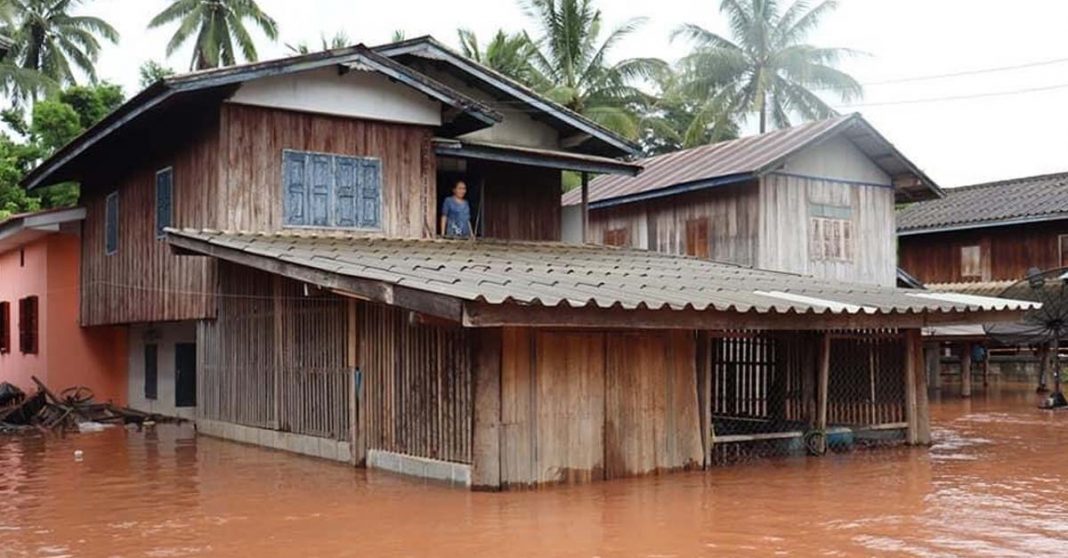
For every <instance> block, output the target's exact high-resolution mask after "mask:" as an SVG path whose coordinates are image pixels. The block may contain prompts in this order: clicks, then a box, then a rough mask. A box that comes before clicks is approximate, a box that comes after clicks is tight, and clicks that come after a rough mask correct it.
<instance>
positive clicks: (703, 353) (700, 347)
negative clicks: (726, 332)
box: [696, 331, 713, 469]
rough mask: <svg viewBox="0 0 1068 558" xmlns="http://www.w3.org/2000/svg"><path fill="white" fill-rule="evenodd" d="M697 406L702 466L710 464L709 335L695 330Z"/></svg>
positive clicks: (710, 398) (711, 434)
mask: <svg viewBox="0 0 1068 558" xmlns="http://www.w3.org/2000/svg"><path fill="white" fill-rule="evenodd" d="M696 346H697V355H696V362H697V366H696V371H697V408H698V409H699V412H700V413H701V417H700V420H699V421H698V424H699V425H700V428H701V447H702V449H703V450H704V468H706V469H707V468H708V467H710V466H711V465H712V443H713V432H712V366H711V364H712V363H711V362H710V361H709V358H708V356H709V355H708V349H709V337H708V332H707V331H698V332H697V343H696Z"/></svg>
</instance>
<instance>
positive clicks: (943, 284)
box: [897, 173, 1068, 392]
mask: <svg viewBox="0 0 1068 558" xmlns="http://www.w3.org/2000/svg"><path fill="white" fill-rule="evenodd" d="M897 235H898V245H899V265H900V266H901V268H902V269H903V270H905V271H906V272H908V273H909V274H910V275H912V276H913V277H915V278H916V279H917V280H919V281H920V282H921V283H923V284H924V286H925V288H926V289H928V290H930V291H934V292H951V293H964V294H977V295H983V296H998V295H999V294H1001V293H1002V292H1004V291H1005V289H1007V288H1008V287H1009V286H1011V285H1012V284H1013V283H1016V282H1017V281H1021V280H1023V279H1025V278H1026V277H1027V273H1028V271H1029V270H1031V269H1038V270H1040V271H1045V270H1050V269H1058V268H1068V173H1058V174H1047V175H1041V176H1031V177H1026V178H1015V179H1011V180H1002V181H997V182H990V183H985V184H976V185H973V186H964V187H959V188H951V189H947V190H946V195H945V197H944V198H942V199H938V200H931V201H925V202H921V203H915V204H911V205H908V206H905V207H903V208H902V209H901V210H899V211H898V215H897ZM930 333H932V335H933V337H932V338H938V339H940V340H941V341H944V342H949V343H951V344H952V345H954V346H955V347H956V348H957V349H958V350H957V351H956V352H957V353H958V354H959V355H960V356H961V357H964V358H961V361H963V363H964V365H965V366H966V365H967V360H968V355H969V354H970V353H971V349H970V344H972V343H981V344H984V345H991V348H994V347H993V345H996V344H997V343H996V342H995V343H991V341H992V340H990V339H987V338H986V335H985V333H984V332H983V328H982V327H981V326H972V327H970V328H951V329H942V330H940V331H932V332H930ZM1008 352H1009V353H1012V354H1005V355H1000V356H999V358H997V359H996V360H997V367H998V368H999V369H1001V368H1004V369H1005V371H1006V372H1007V371H1008V369H1009V368H1020V369H1021V370H1024V371H1025V372H1028V373H1034V376H1033V377H1038V378H1039V383H1040V384H1043V385H1044V383H1045V382H1044V378H1045V377H1046V375H1045V373H1044V368H1046V367H1048V362H1047V355H1046V354H1045V353H1046V351H1045V349H1044V348H1041V349H1039V351H1038V352H1039V355H1038V357H1037V359H1032V358H1030V357H1029V355H1026V354H1022V355H1021V354H1015V353H1016V350H1015V348H1012V349H1011V350H1010V351H1008ZM1001 356H1003V357H1004V358H1001ZM931 358H934V356H932V357H931ZM1034 360H1037V363H1036V364H1038V366H1020V365H1021V364H1022V363H1032V362H1033V361H1034ZM930 366H932V368H933V367H934V366H935V364H934V363H932V364H931V365H930ZM1033 369H1043V370H1033ZM1000 371H1001V370H998V372H1000ZM964 376H965V380H966V381H965V384H966V391H968V392H970V389H971V388H970V378H969V377H970V374H968V373H966V374H964Z"/></svg>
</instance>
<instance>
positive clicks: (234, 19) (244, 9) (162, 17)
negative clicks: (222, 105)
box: [148, 0, 278, 70]
mask: <svg viewBox="0 0 1068 558" xmlns="http://www.w3.org/2000/svg"><path fill="white" fill-rule="evenodd" d="M246 21H251V22H252V23H253V24H255V25H256V26H257V27H259V28H260V30H261V31H263V34H264V35H267V38H269V39H271V40H272V41H273V40H276V39H277V38H278V24H277V23H275V21H274V19H272V18H271V17H270V16H268V15H267V14H265V13H263V10H261V9H260V7H259V6H258V5H257V4H256V1H255V0H173V1H172V2H171V5H170V6H168V7H167V8H166V9H164V10H163V11H162V12H160V13H159V14H157V15H156V17H154V18H152V21H150V22H148V27H149V28H150V29H151V28H155V27H161V26H163V25H167V24H170V23H174V22H178V29H177V30H175V32H174V35H173V36H171V40H170V42H168V43H167V56H170V55H171V54H174V51H176V50H178V48H179V47H180V46H182V44H183V43H185V42H186V41H187V40H188V39H189V37H190V36H192V35H193V34H194V33H196V43H195V45H194V48H193V59H192V61H191V62H190V64H189V68H190V69H191V70H203V69H206V68H217V67H219V66H232V65H234V64H236V63H237V57H238V51H240V54H241V56H242V57H243V58H244V59H245V60H246V61H248V62H255V61H256V60H257V59H258V56H257V54H256V45H255V43H254V42H253V41H252V36H251V35H250V34H249V32H248V29H247V28H246V27H245V22H246ZM234 43H236V45H235V44H234Z"/></svg>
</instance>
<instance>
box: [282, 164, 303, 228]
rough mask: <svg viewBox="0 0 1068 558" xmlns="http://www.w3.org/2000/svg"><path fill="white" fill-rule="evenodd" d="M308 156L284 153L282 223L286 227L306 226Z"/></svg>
mask: <svg viewBox="0 0 1068 558" xmlns="http://www.w3.org/2000/svg"><path fill="white" fill-rule="evenodd" d="M307 164H308V155H307V154H305V153H298V152H296V151H286V152H285V162H284V164H283V166H284V167H285V179H284V184H283V186H284V189H285V191H284V192H283V194H284V196H285V199H284V201H283V207H282V213H283V215H282V221H283V222H284V223H285V224H286V225H307V224H308V210H307V205H308V188H307V184H308V176H307V172H306V169H307Z"/></svg>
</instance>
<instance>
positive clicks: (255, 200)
mask: <svg viewBox="0 0 1068 558" xmlns="http://www.w3.org/2000/svg"><path fill="white" fill-rule="evenodd" d="M221 114H222V117H221V130H220V135H221V142H222V150H223V156H222V158H221V159H220V164H221V168H220V171H219V172H220V174H219V176H220V178H219V180H220V184H221V186H220V190H219V196H218V198H217V199H216V203H217V204H218V213H219V215H220V216H221V217H222V218H221V219H220V222H219V227H220V228H223V229H229V230H257V231H277V230H281V229H282V197H281V196H282V151H283V150H285V149H294V150H301V151H316V152H322V153H335V154H341V155H352V156H360V157H378V158H380V159H381V160H382V190H383V198H384V199H383V203H382V223H383V227H384V230H383V231H381V232H380V233H369V234H383V235H385V236H391V237H401V238H426V237H430V236H432V235H433V233H434V225H433V220H434V217H435V215H436V211H435V209H436V208H435V205H436V201H435V199H434V198H435V188H436V178H435V174H436V171H435V168H436V162H435V158H434V154H433V151H432V147H431V144H430V138H431V135H432V129H431V128H430V127H426V126H412V125H405V124H392V123H384V122H375V121H370V120H359V119H353V118H341V117H333V116H325V115H319V114H310V113H302V112H293V111H286V110H278V109H270V108H261V107H252V106H244V105H238V104H232V103H226V104H224V105H223V107H222V109H221Z"/></svg>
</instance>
